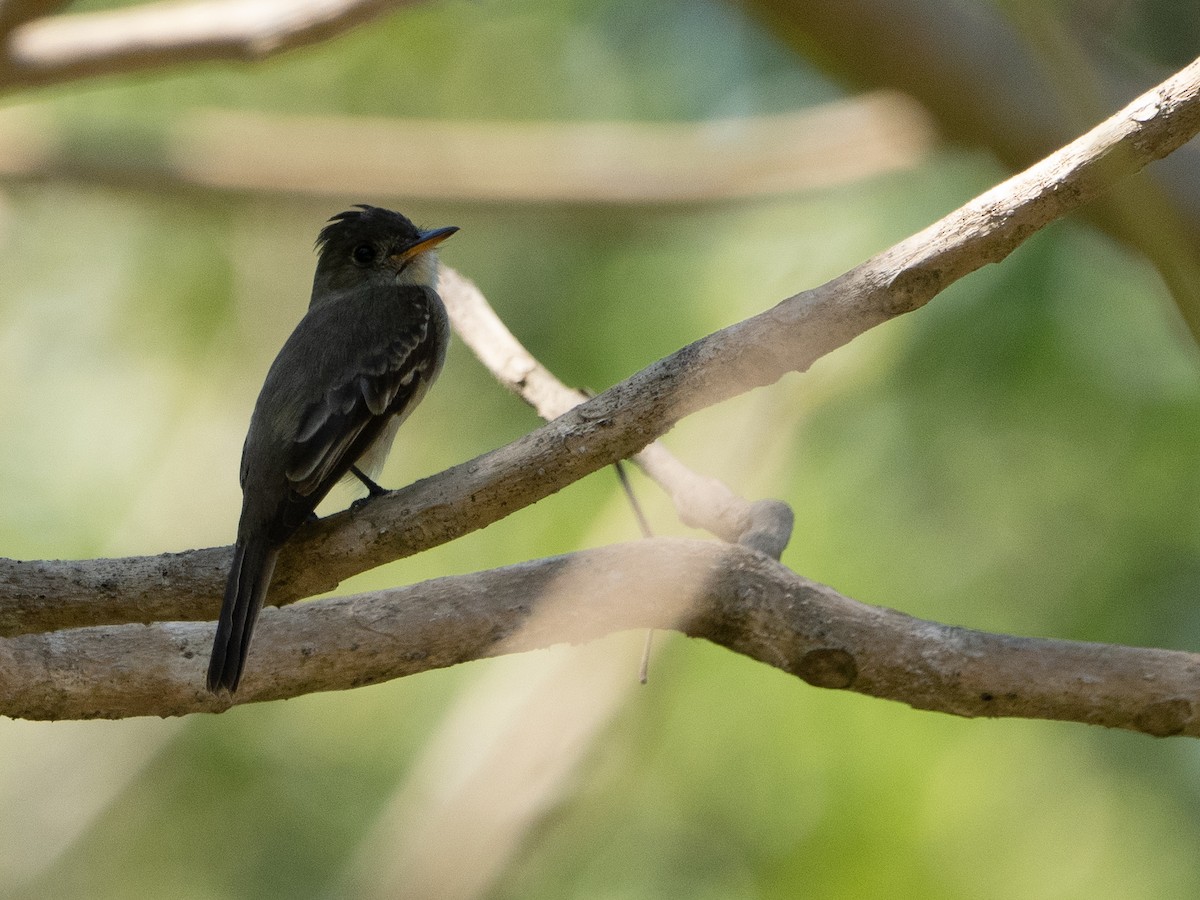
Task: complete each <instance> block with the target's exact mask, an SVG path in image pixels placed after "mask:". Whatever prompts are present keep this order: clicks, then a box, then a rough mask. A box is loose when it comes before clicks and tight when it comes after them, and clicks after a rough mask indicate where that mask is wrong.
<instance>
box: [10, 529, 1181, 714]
mask: <svg viewBox="0 0 1200 900" xmlns="http://www.w3.org/2000/svg"><path fill="white" fill-rule="evenodd" d="M631 628H656V629H675V630H677V631H681V632H682V633H684V634H687V635H690V636H691V637H698V638H706V639H707V640H710V641H712V642H714V643H716V644H720V645H721V646H723V647H727V648H729V649H730V650H733V651H735V652H737V653H741V654H743V655H745V656H749V657H751V658H753V659H756V660H759V661H760V662H763V663H766V664H767V665H771V666H774V667H776V668H778V669H782V670H783V671H785V672H788V673H790V674H792V675H796V676H797V677H799V678H801V679H803V680H804V681H806V682H808V683H809V684H812V685H814V686H816V687H826V688H836V689H844V690H851V691H856V692H858V693H862V694H868V695H870V696H873V697H881V698H884V699H888V700H897V701H900V702H902V703H907V704H909V705H910V706H913V707H916V708H918V709H927V710H937V711H940V712H946V713H952V714H954V715H959V716H969V717H975V716H990V717H1000V716H1003V717H1011V716H1019V717H1023V718H1036V719H1057V720H1062V721H1071V722H1084V723H1087V724H1093V725H1105V726H1108V727H1111V728H1124V729H1128V730H1131V731H1141V732H1145V733H1147V734H1153V735H1158V736H1166V735H1176V734H1187V735H1192V736H1200V716H1197V709H1196V705H1195V703H1194V702H1193V699H1192V698H1195V697H1196V696H1197V695H1198V693H1200V656H1197V655H1195V654H1191V653H1182V652H1178V651H1171V650H1155V649H1139V648H1132V647H1121V646H1113V645H1105V644H1086V643H1079V642H1075V641H1059V640H1044V639H1038V638H1023V637H1011V636H1008V635H999V634H988V633H985V632H979V631H972V630H970V629H965V628H955V627H951V626H947V625H940V624H938V623H935V622H927V621H923V620H921V619H915V618H912V617H910V616H906V615H904V614H903V613H899V612H895V611H893V610H889V609H882V608H879V607H874V606H866V605H864V604H861V603H857V602H855V601H854V600H851V599H849V598H847V597H844V596H842V595H841V594H838V593H837V592H836V591H834V590H833V589H832V588H829V587H826V586H824V585H821V584H817V583H815V582H812V581H809V580H807V579H805V578H802V577H800V576H799V575H796V574H795V573H794V572H792V571H791V570H789V569H787V568H786V567H784V566H782V565H780V564H779V563H776V562H775V561H773V560H771V559H769V558H767V557H766V556H764V555H763V554H760V553H755V552H753V551H751V550H747V549H745V548H743V547H739V546H737V545H734V544H720V543H714V542H702V541H689V540H677V539H665V538H656V539H653V540H647V541H638V542H636V543H632V544H618V545H613V546H609V547H603V548H600V549H596V550H585V551H580V552H578V553H574V554H570V555H568V556H562V557H555V558H551V559H541V560H535V561H532V562H527V563H521V564H519V565H515V566H509V567H507V568H504V569H495V570H492V571H487V572H476V573H473V574H470V575H461V576H456V577H453V578H441V579H436V580H434V581H428V582H424V583H422V584H417V585H412V586H410V587H403V588H393V589H391V590H387V591H380V592H377V593H370V594H360V595H356V596H353V597H337V598H333V599H328V600H319V601H315V602H313V603H304V604H298V605H296V606H290V607H287V608H285V609H267V610H264V613H263V616H262V619H261V621H260V624H259V629H260V636H261V640H260V641H259V643H258V644H256V646H255V653H254V656H253V658H252V660H251V662H250V665H249V668H248V670H247V676H246V680H245V682H244V683H243V685H242V690H241V692H240V693H239V694H238V698H237V699H238V701H239V702H257V701H264V700H278V699H283V698H286V697H295V696H299V695H301V694H306V693H311V692H314V691H323V690H341V689H346V688H352V687H358V686H361V685H365V684H374V683H378V682H381V681H386V680H388V679H392V678H399V677H403V676H406V675H412V674H415V673H417V672H425V671H429V670H431V669H437V668H442V667H445V666H451V665H455V664H457V663H461V662H466V661H468V660H475V659H481V658H484V657H489V656H497V655H501V654H505V653H516V652H520V651H526V650H533V649H537V648H541V647H548V646H550V645H553V644H558V643H563V642H569V643H578V642H582V641H589V640H593V639H595V638H598V637H601V636H603V635H606V634H610V633H612V632H615V631H620V630H625V629H631ZM211 637H212V633H211V628H210V626H209V625H207V624H201V623H184V622H167V623H159V624H154V625H150V626H139V625H118V626H107V627H100V628H88V629H77V630H73V631H67V632H59V633H55V634H49V635H25V636H23V637H20V638H10V639H8V640H5V641H3V642H0V714H3V715H9V716H17V717H22V718H31V719H63V718H121V717H127V716H136V715H155V716H167V715H183V714H185V713H190V712H197V711H206V710H207V711H216V710H219V709H222V708H224V707H225V706H226V705H228V703H229V700H228V698H217V697H214V696H213V695H211V694H209V693H208V692H207V691H205V690H204V688H203V677H202V674H203V667H204V664H205V660H206V658H207V650H208V646H209V643H210V641H211ZM633 677H634V676H633V673H632V672H631V673H630V678H633Z"/></svg>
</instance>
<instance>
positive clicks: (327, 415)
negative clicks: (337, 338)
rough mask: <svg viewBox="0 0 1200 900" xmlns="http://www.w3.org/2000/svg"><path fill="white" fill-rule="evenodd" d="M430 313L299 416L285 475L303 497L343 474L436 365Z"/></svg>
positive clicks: (363, 359) (366, 356)
mask: <svg viewBox="0 0 1200 900" xmlns="http://www.w3.org/2000/svg"><path fill="white" fill-rule="evenodd" d="M428 335H429V321H428V318H424V319H422V320H420V322H419V323H416V327H413V328H412V329H410V330H408V331H406V332H405V333H404V334H403V335H401V336H399V337H397V338H396V339H395V340H393V341H392V342H391V343H389V344H388V345H387V346H385V347H383V348H381V349H379V350H377V351H375V352H374V353H368V354H364V355H363V356H361V357H360V358H359V360H358V365H357V366H356V367H355V368H354V370H353V371H349V372H347V373H345V376H344V377H343V378H341V379H338V380H337V381H336V382H335V383H334V384H332V385H331V386H330V388H329V389H328V390H327V391H326V392H325V395H324V396H323V397H322V398H321V399H320V400H318V401H316V402H315V403H313V404H311V405H310V406H309V407H308V408H307V409H306V410H305V411H304V414H303V415H302V416H301V418H300V429H299V431H298V432H297V435H296V438H295V441H294V443H293V446H292V452H291V454H290V455H289V457H290V458H289V465H288V469H287V478H288V481H289V482H290V483H291V488H292V490H294V491H295V492H296V493H298V494H301V495H302V496H309V495H311V494H314V493H322V494H323V492H324V490H328V488H329V487H330V486H331V485H332V484H333V483H334V482H336V481H337V480H338V479H339V478H341V477H342V476H343V475H344V474H345V473H346V472H347V471H348V470H349V468H350V466H352V465H353V464H354V462H355V461H356V460H357V459H358V458H359V457H360V456H361V455H362V454H363V452H364V451H365V450H366V449H367V447H369V446H370V445H371V443H372V442H373V441H374V440H375V438H376V437H378V435H379V433H380V431H381V430H382V429H383V428H384V427H385V426H386V424H387V422H388V420H389V419H390V418H391V417H392V416H394V415H397V414H400V413H402V412H403V411H404V409H405V407H406V406H407V405H408V404H409V402H411V400H412V398H413V396H414V395H415V394H416V393H417V388H418V387H419V385H420V384H421V383H422V382H423V381H425V380H427V379H428V378H429V377H430V376H431V375H432V374H433V369H434V367H435V366H436V356H435V354H434V352H433V348H431V347H430V346H429V341H428V340H427V338H428Z"/></svg>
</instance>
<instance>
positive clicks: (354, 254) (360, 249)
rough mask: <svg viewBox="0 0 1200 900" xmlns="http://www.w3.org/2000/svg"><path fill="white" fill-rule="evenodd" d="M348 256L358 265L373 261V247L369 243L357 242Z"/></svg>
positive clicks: (367, 264) (365, 264)
mask: <svg viewBox="0 0 1200 900" xmlns="http://www.w3.org/2000/svg"><path fill="white" fill-rule="evenodd" d="M350 257H351V258H352V259H353V260H354V261H355V262H356V263H358V264H359V265H360V266H369V265H370V264H371V263H373V262H375V248H374V247H372V246H371V245H370V244H359V245H358V246H357V247H355V248H354V249H353V250H352V251H351V252H350Z"/></svg>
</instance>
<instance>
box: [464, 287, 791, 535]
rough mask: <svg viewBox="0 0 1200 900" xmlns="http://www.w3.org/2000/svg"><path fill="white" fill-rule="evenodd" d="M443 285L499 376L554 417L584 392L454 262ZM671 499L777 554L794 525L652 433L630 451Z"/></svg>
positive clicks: (683, 513)
mask: <svg viewBox="0 0 1200 900" xmlns="http://www.w3.org/2000/svg"><path fill="white" fill-rule="evenodd" d="M441 292H442V296H443V298H444V299H445V301H446V308H447V310H448V311H449V313H450V321H451V323H452V324H453V326H454V331H455V333H456V334H458V335H459V337H461V338H462V340H463V342H464V343H465V344H466V345H467V346H468V347H470V348H471V351H472V352H473V353H474V354H475V355H476V357H478V358H479V361H480V362H482V363H483V365H484V366H485V367H486V368H487V370H488V371H489V372H491V373H492V377H494V378H495V379H496V380H497V381H499V382H500V384H502V385H503V386H504V387H506V388H508V389H509V390H510V391H512V392H513V393H514V394H516V395H517V396H519V397H520V398H521V399H522V400H524V401H525V402H526V403H528V404H529V405H530V406H532V407H533V408H534V409H535V410H536V411H537V414H538V415H539V416H541V417H542V418H543V419H547V420H550V419H555V418H557V417H558V416H561V415H562V414H563V413H565V412H566V411H567V410H569V409H571V408H572V407H575V406H578V405H579V404H580V403H583V402H584V401H585V400H587V399H588V395H587V394H585V393H584V392H583V391H580V390H576V389H574V388H569V387H567V386H566V385H565V384H563V383H562V382H561V381H559V380H558V379H557V378H556V377H554V374H553V373H552V372H550V370H549V369H547V368H546V367H545V366H543V365H542V364H541V363H540V362H538V361H537V359H535V358H534V356H533V354H531V353H530V352H529V351H528V350H527V349H525V346H524V345H523V344H522V343H521V342H520V341H518V340H517V339H516V337H514V336H513V333H512V332H511V331H509V330H508V327H507V326H506V325H505V324H504V322H503V321H501V319H500V317H499V316H497V315H496V313H495V311H494V310H493V309H492V307H491V305H490V304H489V303H488V302H487V298H486V297H484V296H483V294H482V292H480V290H479V288H477V287H476V286H475V285H474V283H472V282H471V281H470V280H468V279H466V278H464V277H463V276H462V275H460V274H459V273H458V272H455V271H454V270H453V269H447V270H445V271H444V272H443V274H442V279H441ZM632 459H633V461H634V462H635V463H637V464H638V466H639V467H641V469H642V471H643V472H645V473H646V475H647V476H649V477H650V478H651V479H652V480H653V481H655V482H656V483H657V484H658V485H659V487H661V488H662V489H663V490H665V491H666V492H667V494H668V495H669V496H670V497H671V500H672V502H673V503H674V504H675V511H676V513H677V514H678V515H679V518H680V520H681V521H682V522H683V523H684V524H686V525H691V526H693V527H696V528H704V529H705V530H707V531H708V532H710V533H711V534H713V535H716V536H717V537H719V538H721V539H722V540H726V541H729V542H730V543H737V542H739V541H740V542H743V543H747V544H749V545H750V546H753V547H754V548H755V549H756V550H762V551H763V552H764V553H767V554H768V555H770V556H772V557H774V558H775V559H778V558H779V556H780V554H782V553H783V549H784V547H785V546H786V545H787V542H788V538H789V537H790V536H791V530H792V518H793V517H792V512H791V510H790V509H789V508H788V507H787V505H786V504H784V503H781V502H780V501H778V500H760V501H758V502H756V503H751V502H749V501H748V500H745V499H744V498H742V497H740V496H738V495H737V494H735V493H734V492H733V491H732V490H730V488H729V486H728V485H726V484H725V483H724V482H722V481H720V480H719V479H716V478H711V477H708V476H705V475H700V474H699V473H697V472H694V471H693V470H691V469H689V468H688V467H687V466H685V465H684V464H683V463H682V462H680V461H679V459H677V458H676V457H675V455H674V454H672V453H671V451H669V450H668V449H667V448H666V447H664V446H663V445H662V444H660V443H659V442H657V441H655V442H654V443H652V444H649V445H648V446H647V447H646V448H645V449H643V450H641V451H640V452H639V453H637V454H636V455H634V456H633V457H632Z"/></svg>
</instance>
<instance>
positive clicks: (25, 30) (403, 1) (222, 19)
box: [0, 0, 414, 91]
mask: <svg viewBox="0 0 1200 900" xmlns="http://www.w3.org/2000/svg"><path fill="white" fill-rule="evenodd" d="M412 2H414V0H160V2H153V3H142V4H140V5H137V6H131V7H127V8H123V9H115V10H106V11H103V12H92V13H74V14H63V15H52V13H54V12H55V11H57V10H58V9H60V8H62V7H64V6H66V5H68V4H67V3H62V2H45V0H43V2H39V0H24V2H23V0H16V2H11V0H10V2H6V3H5V4H4V5H3V6H0V37H3V39H4V42H3V46H4V55H3V57H2V58H0V91H14V90H20V89H24V88H29V87H41V86H45V85H49V84H56V83H58V82H63V81H76V80H79V79H84V78H95V77H99V76H109V75H118V74H122V73H129V72H138V71H143V70H147V69H161V68H169V67H172V66H179V65H182V64H185V63H196V62H204V61H214V60H239V61H252V60H259V59H263V58H265V57H267V56H271V55H273V54H275V53H280V52H282V51H284V50H288V49H291V48H293V47H299V46H303V45H305V44H312V43H317V42H320V41H325V40H329V39H331V38H333V37H335V36H337V35H339V34H342V33H343V32H346V31H348V30H350V29H351V28H354V27H356V26H358V25H362V24H364V23H366V22H369V21H371V20H372V19H376V18H378V17H380V16H382V15H385V14H387V13H389V12H392V11H394V10H396V9H398V8H399V7H401V6H407V5H409V4H410V3H412Z"/></svg>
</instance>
